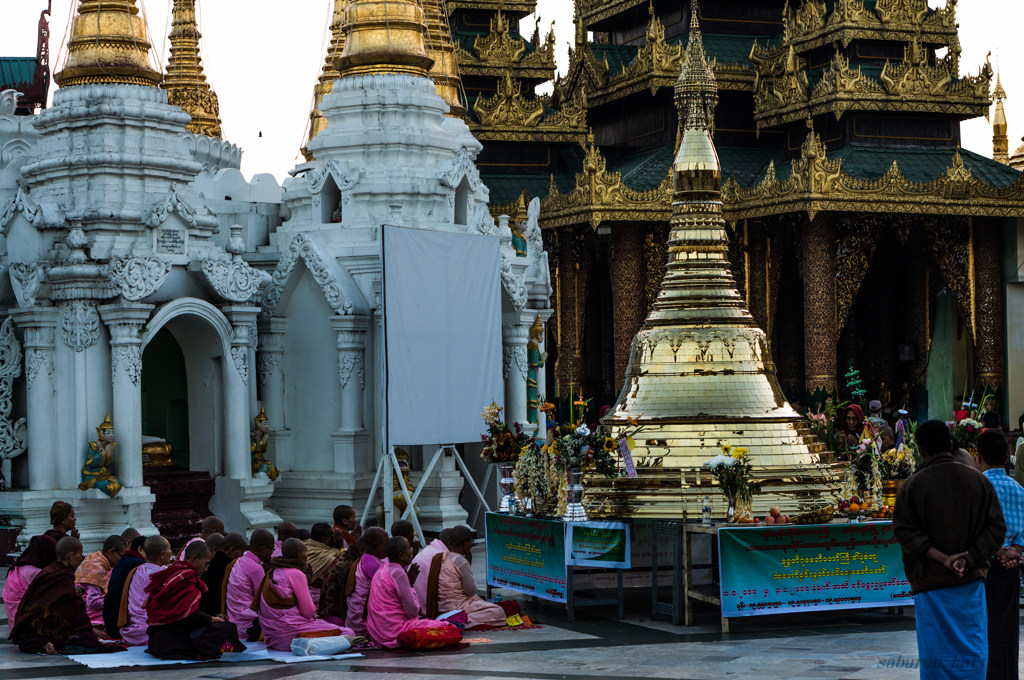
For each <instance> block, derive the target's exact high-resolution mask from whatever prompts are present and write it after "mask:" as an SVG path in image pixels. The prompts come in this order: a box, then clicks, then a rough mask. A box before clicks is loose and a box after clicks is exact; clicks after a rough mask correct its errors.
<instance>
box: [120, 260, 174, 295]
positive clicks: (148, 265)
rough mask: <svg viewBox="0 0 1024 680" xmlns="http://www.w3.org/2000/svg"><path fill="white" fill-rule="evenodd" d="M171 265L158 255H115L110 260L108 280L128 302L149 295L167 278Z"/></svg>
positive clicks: (158, 288)
mask: <svg viewBox="0 0 1024 680" xmlns="http://www.w3.org/2000/svg"><path fill="white" fill-rule="evenodd" d="M170 273H171V265H170V264H169V263H168V262H165V261H164V260H162V259H160V258H159V257H115V258H113V259H112V260H110V280H111V281H113V282H114V283H115V284H116V285H117V287H118V288H119V289H120V290H121V297H123V298H124V299H125V300H128V301H130V302H138V301H139V300H141V299H143V298H145V297H149V296H150V295H152V294H153V293H155V292H156V291H158V290H160V287H161V286H162V285H164V281H166V280H167V275H168V274H170Z"/></svg>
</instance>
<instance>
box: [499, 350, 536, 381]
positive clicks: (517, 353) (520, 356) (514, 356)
mask: <svg viewBox="0 0 1024 680" xmlns="http://www.w3.org/2000/svg"><path fill="white" fill-rule="evenodd" d="M513 363H514V364H515V365H516V366H517V367H518V368H519V373H520V374H521V375H522V376H523V380H526V376H527V370H528V368H529V367H528V365H527V361H526V345H505V352H504V357H503V360H502V368H503V369H504V378H505V379H506V380H507V379H508V372H509V370H511V368H512V364H513Z"/></svg>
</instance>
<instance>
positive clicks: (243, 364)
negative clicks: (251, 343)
mask: <svg viewBox="0 0 1024 680" xmlns="http://www.w3.org/2000/svg"><path fill="white" fill-rule="evenodd" d="M231 360H232V361H233V362H234V363H235V370H236V371H238V375H240V376H241V377H242V382H244V383H245V384H247V385H248V384H249V347H248V346H244V347H242V346H238V345H235V346H234V347H232V348H231Z"/></svg>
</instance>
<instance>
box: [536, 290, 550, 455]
mask: <svg viewBox="0 0 1024 680" xmlns="http://www.w3.org/2000/svg"><path fill="white" fill-rule="evenodd" d="M552 314H554V310H551V309H542V310H540V311H538V312H537V318H539V319H540V322H541V323H542V324H544V332H543V333H541V334H540V339H539V340H538V341H537V344H538V345H539V346H538V348H537V349H538V350H539V351H540V355H541V357H544V354H545V353H546V352H547V351H548V349H547V347H548V321H549V320H550V319H551V315H552ZM547 380H548V362H547V361H544V360H542V361H541V364H540V366H539V367H538V368H537V437H536V438H537V439H538V440H539V441H547V438H548V428H547V426H546V424H545V423H546V422H547V414H546V413H544V412H543V411H541V410H540V409H541V408H542V407H543V406H544V400H545V398H546V395H545V393H544V386H545V385H547Z"/></svg>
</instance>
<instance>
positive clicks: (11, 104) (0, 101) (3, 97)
mask: <svg viewBox="0 0 1024 680" xmlns="http://www.w3.org/2000/svg"><path fill="white" fill-rule="evenodd" d="M21 96H22V94H21V92H18V91H17V90H4V91H3V92H0V115H5V114H6V115H8V116H13V115H14V112H15V111H17V110H18V99H19V98H20V97H21Z"/></svg>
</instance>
